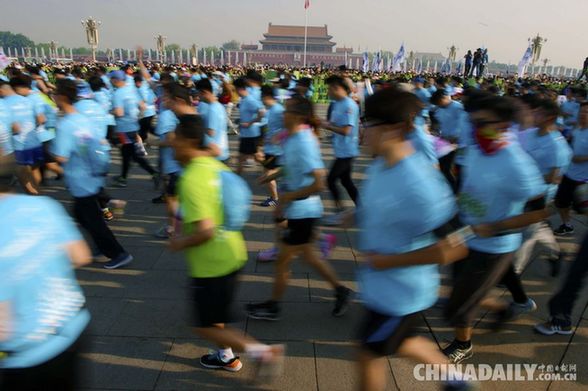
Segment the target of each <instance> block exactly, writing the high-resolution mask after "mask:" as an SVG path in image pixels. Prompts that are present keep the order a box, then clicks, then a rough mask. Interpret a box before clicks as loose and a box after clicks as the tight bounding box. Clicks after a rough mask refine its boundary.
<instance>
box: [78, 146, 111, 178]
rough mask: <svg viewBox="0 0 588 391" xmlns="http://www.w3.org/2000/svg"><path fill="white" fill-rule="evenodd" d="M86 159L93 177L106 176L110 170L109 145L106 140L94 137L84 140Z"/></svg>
mask: <svg viewBox="0 0 588 391" xmlns="http://www.w3.org/2000/svg"><path fill="white" fill-rule="evenodd" d="M84 142H85V143H84V144H85V148H86V154H85V156H86V158H87V161H88V164H89V166H90V172H91V173H92V176H94V177H101V176H106V175H108V171H109V169H110V149H111V148H110V144H108V142H106V140H100V139H98V138H95V137H87V138H85V139H84Z"/></svg>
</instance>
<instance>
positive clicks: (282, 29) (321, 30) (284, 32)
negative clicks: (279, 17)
mask: <svg viewBox="0 0 588 391" xmlns="http://www.w3.org/2000/svg"><path fill="white" fill-rule="evenodd" d="M307 34H308V37H316V38H331V37H330V36H329V34H328V32H327V25H324V26H308V31H307ZM264 35H266V36H267V35H271V36H282V37H304V26H283V25H277V24H271V23H270V24H269V26H268V29H267V33H266V34H264Z"/></svg>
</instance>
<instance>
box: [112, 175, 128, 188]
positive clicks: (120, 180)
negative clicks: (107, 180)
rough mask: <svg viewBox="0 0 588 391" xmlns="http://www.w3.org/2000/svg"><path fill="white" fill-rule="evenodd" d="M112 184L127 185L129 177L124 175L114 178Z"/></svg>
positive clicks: (117, 185)
mask: <svg viewBox="0 0 588 391" xmlns="http://www.w3.org/2000/svg"><path fill="white" fill-rule="evenodd" d="M112 185H113V186H116V187H127V179H126V178H123V177H122V176H117V177H116V178H114V181H113V183H112Z"/></svg>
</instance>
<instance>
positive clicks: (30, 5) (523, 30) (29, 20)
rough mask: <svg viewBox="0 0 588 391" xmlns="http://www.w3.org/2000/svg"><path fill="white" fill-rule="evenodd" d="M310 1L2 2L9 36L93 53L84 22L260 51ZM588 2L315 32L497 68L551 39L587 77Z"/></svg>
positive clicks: (105, 34) (365, 18) (455, 0)
mask: <svg viewBox="0 0 588 391" xmlns="http://www.w3.org/2000/svg"><path fill="white" fill-rule="evenodd" d="M303 4H304V0H214V1H211V0H19V1H14V0H0V10H1V12H0V30H2V31H4V30H8V31H11V32H13V33H22V34H25V35H27V36H28V37H29V38H31V39H32V40H33V41H35V42H49V41H51V40H55V41H57V42H58V43H59V45H63V46H66V47H69V46H72V47H80V46H86V41H85V33H84V31H83V28H82V26H81V23H80V20H81V19H83V18H87V17H88V16H93V17H95V18H96V19H98V20H100V21H101V22H102V25H101V28H100V45H99V46H100V47H101V48H111V47H122V48H134V47H136V46H137V45H141V46H144V47H146V48H155V40H154V36H155V35H157V34H163V35H164V36H167V37H168V38H167V43H168V44H170V43H177V44H179V45H180V46H182V47H185V48H189V47H190V46H191V45H192V44H193V43H195V44H197V45H198V46H199V47H203V46H210V45H221V44H222V43H223V42H226V41H229V40H232V39H236V40H237V41H239V42H242V43H258V41H259V40H260V39H262V38H263V37H262V34H263V33H264V32H266V31H267V26H268V23H269V22H272V23H274V24H289V25H304V20H305V13H304V8H303ZM587 11H588V1H587V0H560V1H553V0H485V1H479V0H311V7H310V9H309V12H308V21H309V25H321V26H322V25H324V24H326V25H328V29H329V34H330V35H332V36H333V37H334V38H333V41H334V42H336V43H337V44H338V45H339V46H343V45H346V46H348V47H349V46H351V47H353V48H354V49H355V50H357V49H358V48H361V51H364V50H366V49H367V50H368V51H377V50H379V49H382V50H389V51H393V52H396V51H397V50H398V48H399V47H400V45H401V43H402V42H404V44H405V48H406V50H407V52H409V51H411V50H412V51H415V52H435V53H439V52H441V53H443V54H444V55H447V52H448V50H447V48H448V47H450V46H451V45H455V46H456V47H457V48H458V56H463V55H464V54H465V52H466V51H467V50H468V49H474V50H475V49H476V48H478V47H487V48H488V52H489V55H490V61H492V60H495V61H497V62H504V63H512V64H516V63H518V61H519V60H520V59H521V57H522V56H523V53H524V51H525V49H526V46H527V38H529V37H533V36H535V35H537V34H538V33H539V34H540V35H541V36H542V37H546V38H547V42H546V43H545V45H544V47H543V49H542V57H543V58H548V59H549V60H550V64H552V65H557V66H560V65H561V66H566V67H574V68H581V67H582V62H583V60H584V58H585V57H586V56H587V55H588V52H586V51H583V50H582V49H581V48H583V47H584V48H587V47H588V34H585V33H584V34H583V32H584V31H585V27H586V12H587Z"/></svg>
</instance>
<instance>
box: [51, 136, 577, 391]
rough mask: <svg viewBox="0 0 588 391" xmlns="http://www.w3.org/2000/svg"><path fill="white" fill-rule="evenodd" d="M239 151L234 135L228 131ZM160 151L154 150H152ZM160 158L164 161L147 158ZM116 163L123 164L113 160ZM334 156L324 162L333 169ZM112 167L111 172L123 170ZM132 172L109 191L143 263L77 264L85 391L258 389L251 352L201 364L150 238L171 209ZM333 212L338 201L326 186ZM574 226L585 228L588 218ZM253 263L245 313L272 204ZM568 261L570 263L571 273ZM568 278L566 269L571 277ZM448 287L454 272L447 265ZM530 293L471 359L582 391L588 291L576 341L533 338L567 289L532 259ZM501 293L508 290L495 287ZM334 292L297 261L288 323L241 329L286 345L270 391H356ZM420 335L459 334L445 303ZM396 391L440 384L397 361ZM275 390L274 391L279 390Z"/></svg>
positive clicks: (175, 285)
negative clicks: (222, 363)
mask: <svg viewBox="0 0 588 391" xmlns="http://www.w3.org/2000/svg"><path fill="white" fill-rule="evenodd" d="M230 139H231V147H232V150H233V151H234V150H235V148H236V143H237V138H236V137H235V136H231V137H230ZM323 153H324V155H323V157H324V159H325V161H326V162H328V161H330V160H332V151H331V148H330V147H329V145H328V142H323ZM151 155H156V152H155V151H154V152H153V153H152V154H151ZM150 159H151V161H152V162H153V163H155V157H154V156H150ZM116 160H117V164H118V163H119V161H118V157H116ZM328 164H329V163H327V165H328ZM367 164H368V159H366V158H365V157H364V158H361V159H358V161H357V163H356V164H355V171H356V173H355V175H354V176H355V179H356V180H357V181H358V182H359V181H360V180H361V178H362V176H363V175H362V174H361V172H363V171H364V170H365V168H366V167H367ZM118 169H119V168H118V166H115V167H113V173H114V172H115V171H118ZM139 170H140V169H139V168H138V167H136V166H135V167H134V168H133V169H132V171H131V176H130V178H129V187H128V188H126V189H116V188H111V189H109V190H110V191H111V193H112V195H113V196H114V198H121V199H125V200H127V201H128V206H127V210H126V213H125V215H124V216H123V217H120V218H116V219H115V220H114V221H112V222H111V223H110V226H111V228H112V230H113V231H114V233H115V234H116V236H117V237H118V238H119V239H120V241H121V242H122V243H123V244H124V246H125V247H126V248H127V249H128V251H130V252H131V253H132V254H133V255H134V257H135V261H134V262H133V263H132V264H131V265H129V266H128V267H126V268H123V269H120V270H106V269H103V268H102V267H101V264H100V263H99V262H95V263H94V264H92V265H91V266H89V267H85V268H83V269H81V270H79V271H78V277H79V280H80V283H81V285H82V287H83V289H84V291H85V293H86V296H87V301H88V307H89V309H90V311H91V313H92V322H91V325H90V327H89V330H88V333H87V334H88V337H89V338H88V345H87V346H86V348H85V352H84V354H83V372H82V380H83V386H84V389H88V390H115V389H116V390H242V389H243V390H247V389H256V388H255V386H254V385H252V384H251V382H250V380H251V378H252V376H253V368H252V366H251V365H249V364H250V362H249V361H248V360H247V359H246V358H244V359H243V362H244V367H243V370H242V371H241V372H239V373H237V374H233V373H228V372H222V371H211V370H206V369H203V368H201V367H200V365H199V363H198V358H199V357H200V356H201V355H202V354H204V353H206V352H207V350H208V349H210V348H212V346H211V345H210V344H209V343H208V342H206V341H203V340H201V339H199V338H198V337H197V336H195V335H194V334H193V333H192V332H191V330H190V328H189V327H188V324H189V322H190V314H191V310H190V308H188V306H187V300H186V299H187V283H188V279H187V277H186V271H185V264H184V260H183V257H182V255H181V254H171V253H170V252H168V251H167V249H166V247H165V242H164V241H162V240H159V239H156V238H155V237H154V236H153V233H154V232H155V231H156V230H157V229H158V228H159V227H160V226H161V225H162V224H163V223H164V221H165V213H164V206H163V205H154V204H152V203H151V202H150V200H151V198H153V197H155V196H156V195H157V192H155V191H154V190H153V188H152V184H151V182H150V181H149V177H148V176H147V175H146V173H144V172H143V171H139ZM259 173H260V171H259V169H258V168H250V169H249V170H248V171H247V173H246V177H247V179H248V181H249V183H250V184H254V183H255V178H256V176H257V175H259ZM50 182H51V183H52V184H56V185H55V186H50V187H48V188H46V191H47V193H49V195H52V196H54V197H56V198H58V199H60V200H62V201H63V203H64V204H65V205H66V206H68V205H70V204H71V202H70V201H69V199H68V196H67V194H66V193H65V192H64V190H63V188H62V187H60V185H61V184H60V183H57V182H52V181H50ZM253 189H254V195H255V196H254V201H255V202H256V203H257V202H259V201H261V200H263V199H264V198H265V191H264V190H263V189H262V188H260V187H259V186H257V185H253ZM323 199H324V205H325V209H326V211H327V213H329V212H331V211H332V209H333V204H332V202H330V201H329V200H328V196H327V194H326V193H325V195H324V197H323ZM576 227H579V228H581V229H579V231H580V232H578V233H577V238H580V237H581V235H583V234H584V231H585V224H584V221H583V220H582V221H580V220H577V221H576ZM326 231H328V232H333V233H334V234H335V235H336V236H337V239H338V242H337V247H336V249H335V251H334V253H333V255H332V257H331V262H332V264H333V266H334V268H335V269H336V271H337V273H338V274H339V276H340V278H341V279H342V280H343V281H344V282H345V283H346V284H347V285H348V286H352V287H353V288H356V285H355V282H354V271H355V269H356V267H357V265H358V264H360V263H361V262H362V259H361V256H360V255H359V254H358V252H357V250H356V248H355V241H354V231H353V230H348V231H345V230H341V229H327V230H326ZM244 235H245V239H246V240H247V247H248V251H249V261H248V262H247V264H246V266H245V269H244V271H243V273H242V283H241V285H240V287H239V291H238V294H237V303H236V310H238V311H237V312H238V313H241V314H242V313H243V312H242V309H243V307H244V305H245V304H246V303H248V302H251V301H257V300H262V299H266V298H267V297H269V294H270V291H271V282H272V270H273V266H272V265H271V264H263V263H259V262H256V258H255V255H256V252H257V251H258V250H260V249H264V248H266V247H268V246H270V245H271V244H272V240H273V238H274V230H273V225H272V212H271V210H270V209H267V208H261V207H258V206H254V207H253V213H252V218H251V221H250V222H249V223H248V224H247V228H246V230H245V232H244ZM562 246H563V248H564V251H566V252H567V253H570V254H571V253H573V252H574V251H575V248H576V244H575V243H574V240H572V239H566V240H564V241H562ZM571 259H572V258H571V256H568V257H566V259H565V262H564V269H563V272H565V270H566V268H567V267H568V266H569V263H570V261H571ZM563 274H564V273H562V275H563ZM443 276H444V283H445V284H444V285H445V286H444V288H443V292H442V293H446V292H447V282H448V281H447V279H448V273H447V271H446V270H444V273H443ZM524 282H525V285H526V288H527V291H528V293H529V295H530V296H531V297H532V298H534V299H535V300H536V301H537V304H538V305H539V310H538V311H537V312H536V313H535V314H533V315H529V316H524V317H523V318H521V319H519V320H517V321H515V322H512V323H509V324H508V325H507V327H506V329H505V330H504V331H502V332H499V333H493V332H491V331H490V330H489V327H488V325H489V321H490V320H489V317H488V316H486V314H485V313H481V314H480V317H479V321H478V323H477V324H476V328H475V334H476V335H475V339H474V343H475V355H474V357H473V358H472V359H471V360H470V361H469V362H471V363H486V364H497V363H538V364H541V363H543V364H545V365H548V364H552V365H554V366H555V365H558V364H561V363H567V364H576V365H577V370H578V380H577V382H553V383H550V382H524V383H521V382H512V383H509V382H495V383H492V382H484V383H483V384H482V389H483V390H517V391H518V390H554V391H559V390H583V389H587V388H588V369H587V364H586V362H585V361H584V359H585V357H586V353H587V352H588V349H587V346H588V312H587V311H586V306H587V297H588V295H587V294H586V293H587V291H588V290H585V291H584V292H583V295H582V300H580V301H579V303H578V305H577V306H576V309H575V312H574V322H575V325H576V332H575V334H574V335H573V336H555V337H543V336H540V335H537V334H534V333H533V331H532V325H533V324H534V323H536V322H538V321H542V320H545V319H546V318H547V312H546V303H547V301H548V299H549V298H550V296H551V294H552V292H554V290H555V289H556V287H557V285H558V279H554V278H551V277H549V275H548V265H547V262H545V261H544V260H542V259H541V257H535V258H534V260H533V261H532V263H531V264H530V265H529V267H528V268H527V269H526V271H525V272H524ZM495 291H496V292H495V293H496V294H497V295H499V296H501V295H504V289H498V288H496V289H495ZM332 306H333V293H332V291H331V290H330V289H329V287H328V285H327V284H326V283H325V282H324V281H323V280H322V279H321V278H320V277H319V276H318V275H317V273H316V272H314V271H313V270H311V269H310V268H308V267H307V266H306V265H305V264H304V263H303V262H301V261H295V262H294V263H293V266H292V279H291V281H290V286H289V288H288V290H287V293H286V296H285V299H284V304H283V319H282V320H281V321H279V322H263V321H255V320H247V319H246V318H245V317H244V316H243V317H242V318H241V321H240V322H239V323H237V324H236V326H237V327H239V328H241V329H243V330H246V331H247V332H248V333H250V334H251V335H253V336H254V337H256V338H259V339H261V340H263V341H271V342H281V343H284V344H286V345H287V359H286V372H285V373H284V375H283V376H282V377H281V378H280V379H279V381H278V382H277V383H276V384H274V385H273V389H277V390H292V391H307V390H313V391H314V390H320V391H331V390H333V391H344V390H354V389H356V379H357V376H356V369H355V366H354V353H355V352H354V347H353V336H354V334H355V330H356V326H357V324H358V322H359V320H360V318H359V317H360V315H361V312H360V305H359V304H358V303H357V301H356V302H355V303H354V305H353V306H352V308H351V309H350V311H349V312H348V313H347V314H346V315H345V316H344V317H343V318H339V319H337V318H333V317H332V316H331V315H330V312H331V309H332ZM420 331H421V332H422V333H423V334H424V335H427V336H428V337H429V338H431V339H433V340H434V341H435V342H437V343H438V344H439V345H440V346H445V344H447V343H448V342H449V341H450V340H451V336H452V335H451V329H450V328H449V327H447V326H446V325H445V324H444V322H443V320H442V318H441V316H440V310H438V309H431V310H430V311H427V313H426V316H424V317H423V322H422V325H421V329H420ZM389 364H390V381H389V386H388V389H389V390H410V391H417V390H433V389H438V384H435V383H431V382H418V381H416V380H415V379H414V377H413V375H412V369H413V364H412V363H410V362H409V361H408V360H406V359H400V358H390V359H389ZM270 388H272V387H266V388H265V389H270Z"/></svg>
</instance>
